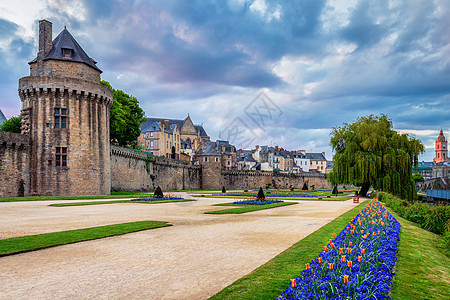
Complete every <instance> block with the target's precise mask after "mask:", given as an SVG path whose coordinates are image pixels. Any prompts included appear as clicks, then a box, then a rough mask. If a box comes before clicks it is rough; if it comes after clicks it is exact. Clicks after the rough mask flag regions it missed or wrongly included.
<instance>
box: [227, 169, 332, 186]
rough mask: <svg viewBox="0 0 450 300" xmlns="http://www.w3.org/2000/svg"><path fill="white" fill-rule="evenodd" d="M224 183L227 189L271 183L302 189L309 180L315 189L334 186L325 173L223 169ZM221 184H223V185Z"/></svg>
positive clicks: (309, 183)
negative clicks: (282, 172) (295, 173)
mask: <svg viewBox="0 0 450 300" xmlns="http://www.w3.org/2000/svg"><path fill="white" fill-rule="evenodd" d="M221 177H222V185H223V186H225V188H227V189H258V188H260V187H263V188H264V187H265V186H266V184H268V183H271V184H272V186H271V187H272V188H273V187H274V186H275V187H278V188H289V187H290V186H291V185H292V187H294V188H295V189H301V188H302V187H303V183H304V182H305V181H308V187H311V185H313V184H314V185H315V189H330V188H332V187H331V185H330V184H329V183H328V181H327V180H326V179H325V176H324V175H323V174H308V173H303V174H298V175H287V174H279V173H272V172H248V171H225V170H223V171H222V176H221ZM222 185H221V186H222Z"/></svg>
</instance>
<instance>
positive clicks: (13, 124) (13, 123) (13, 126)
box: [0, 116, 21, 133]
mask: <svg viewBox="0 0 450 300" xmlns="http://www.w3.org/2000/svg"><path fill="white" fill-rule="evenodd" d="M20 120H21V118H20V116H18V117H12V118H10V119H8V120H6V121H4V122H3V123H2V125H0V131H7V132H15V133H20Z"/></svg>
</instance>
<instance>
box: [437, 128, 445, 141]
mask: <svg viewBox="0 0 450 300" xmlns="http://www.w3.org/2000/svg"><path fill="white" fill-rule="evenodd" d="M436 142H443V143H445V142H447V140H446V138H445V136H444V132H443V131H442V128H441V131H440V132H439V136H438V138H437V140H436Z"/></svg>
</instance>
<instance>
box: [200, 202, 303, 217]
mask: <svg viewBox="0 0 450 300" xmlns="http://www.w3.org/2000/svg"><path fill="white" fill-rule="evenodd" d="M292 204H297V202H279V203H271V204H265V205H242V204H232V203H221V204H216V205H219V206H239V207H236V208H230V209H222V210H215V211H209V212H205V214H214V215H223V214H243V213H246V212H251V211H257V210H263V209H269V208H274V207H280V206H286V205H292Z"/></svg>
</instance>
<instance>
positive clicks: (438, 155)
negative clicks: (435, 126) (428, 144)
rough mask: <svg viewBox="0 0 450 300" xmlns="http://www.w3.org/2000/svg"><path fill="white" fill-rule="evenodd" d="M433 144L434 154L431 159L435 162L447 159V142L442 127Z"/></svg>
mask: <svg viewBox="0 0 450 300" xmlns="http://www.w3.org/2000/svg"><path fill="white" fill-rule="evenodd" d="M435 144H436V147H435V150H434V151H435V156H434V158H433V161H434V162H435V163H437V164H438V163H441V162H446V161H448V143H447V139H446V138H445V136H444V133H443V131H442V129H441V132H440V133H439V136H438V138H437V140H436V143H435Z"/></svg>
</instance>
